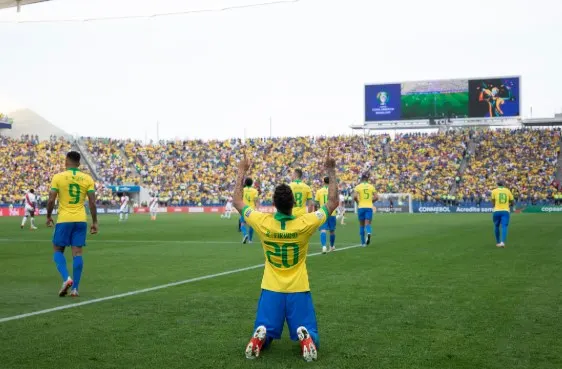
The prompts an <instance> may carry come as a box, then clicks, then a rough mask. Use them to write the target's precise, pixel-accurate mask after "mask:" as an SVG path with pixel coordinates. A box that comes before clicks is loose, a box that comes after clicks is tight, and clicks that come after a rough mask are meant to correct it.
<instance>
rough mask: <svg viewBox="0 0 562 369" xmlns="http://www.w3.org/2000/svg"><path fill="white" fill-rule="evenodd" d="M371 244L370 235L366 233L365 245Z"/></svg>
mask: <svg viewBox="0 0 562 369" xmlns="http://www.w3.org/2000/svg"><path fill="white" fill-rule="evenodd" d="M370 244H371V234H370V233H368V234H367V242H365V245H370Z"/></svg>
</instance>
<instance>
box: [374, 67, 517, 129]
mask: <svg viewBox="0 0 562 369" xmlns="http://www.w3.org/2000/svg"><path fill="white" fill-rule="evenodd" d="M518 116H519V77H500V78H480V79H448V80H438V81H417V82H403V83H386V84H372V85H365V121H366V122H376V121H389V120H394V121H397V120H415V119H430V118H452V119H455V118H502V117H518Z"/></svg>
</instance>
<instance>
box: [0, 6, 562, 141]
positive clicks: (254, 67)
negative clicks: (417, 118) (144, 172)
mask: <svg viewBox="0 0 562 369" xmlns="http://www.w3.org/2000/svg"><path fill="white" fill-rule="evenodd" d="M259 2H260V0H222V1H221V0H166V1H159V0H96V1H95V2H94V1H91V0H54V1H50V2H46V3H41V4H36V5H30V6H26V7H23V8H22V12H21V13H19V14H18V13H16V11H15V9H7V10H2V11H0V52H1V53H2V58H1V59H0V111H3V112H9V111H11V110H14V109H16V108H21V107H27V108H30V109H32V110H34V111H35V112H37V113H38V114H40V115H42V116H43V117H45V118H46V119H47V120H49V121H51V122H52V123H53V124H55V125H57V126H59V127H60V128H62V129H64V130H66V131H67V132H68V133H71V134H79V135H83V136H101V137H116V138H134V139H141V140H142V139H144V138H145V137H148V138H149V139H154V138H156V135H157V129H156V126H157V123H156V122H159V123H160V124H159V127H160V128H159V137H160V138H166V139H173V138H182V139H183V138H191V139H193V138H203V139H212V138H218V139H225V138H229V137H244V136H245V135H246V136H248V137H263V136H269V134H270V118H271V122H272V124H271V127H272V132H271V133H272V134H273V135H274V136H295V135H334V134H346V133H347V134H348V133H351V130H350V128H349V126H350V125H352V124H361V123H363V116H364V112H363V109H364V102H363V93H364V92H363V89H364V85H365V84H366V83H375V82H399V81H415V80H428V79H447V78H471V77H491V76H512V75H520V76H521V90H522V92H521V112H522V115H523V116H524V117H528V116H529V115H530V110H531V107H532V112H533V113H532V115H533V117H552V116H553V115H554V114H555V113H560V112H561V111H562V92H561V91H560V90H559V87H560V86H562V70H561V68H562V67H561V66H562V47H560V44H561V43H560V42H561V41H560V35H562V22H560V14H562V2H560V1H554V0H535V1H528V0H494V1H484V0H471V1H451V0H426V1H419V0H393V1H374V0H299V1H294V2H287V3H280V4H273V5H269V6H261V7H255V8H243V9H231V10H227V11H213V12H201V13H188V14H182V15H172V16H157V17H140V18H133V19H117V20H93V19H95V18H99V17H102V18H103V17H119V16H137V15H138V16H142V15H146V16H149V15H153V14H159V13H174V12H180V11H193V10H202V9H207V10H209V9H221V8H224V7H228V6H237V5H247V4H252V3H254V4H255V3H259ZM263 2H268V0H263ZM57 19H58V20H60V21H52V20H57ZM72 19H74V20H76V21H68V20H72ZM84 19H89V20H88V21H84ZM38 20H43V21H48V20H51V21H52V22H30V21H38ZM22 21H27V22H22ZM14 124H17V122H15V123H14Z"/></svg>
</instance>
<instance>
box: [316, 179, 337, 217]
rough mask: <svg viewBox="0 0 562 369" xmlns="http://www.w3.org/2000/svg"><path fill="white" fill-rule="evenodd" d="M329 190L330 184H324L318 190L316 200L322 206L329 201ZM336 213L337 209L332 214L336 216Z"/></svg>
mask: <svg viewBox="0 0 562 369" xmlns="http://www.w3.org/2000/svg"><path fill="white" fill-rule="evenodd" d="M328 192H329V191H328V186H324V187H322V188H321V189H319V190H318V191H316V198H315V199H314V200H315V201H316V202H317V203H318V205H320V207H322V206H326V204H327V203H328ZM336 215H337V211H335V210H334V212H333V213H332V216H333V217H334V216H336Z"/></svg>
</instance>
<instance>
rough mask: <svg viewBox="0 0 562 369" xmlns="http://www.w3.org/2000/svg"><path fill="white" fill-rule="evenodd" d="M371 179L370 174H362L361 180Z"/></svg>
mask: <svg viewBox="0 0 562 369" xmlns="http://www.w3.org/2000/svg"><path fill="white" fill-rule="evenodd" d="M368 180H369V175H368V174H367V173H365V174H363V175H361V181H363V182H367V181H368Z"/></svg>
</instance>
